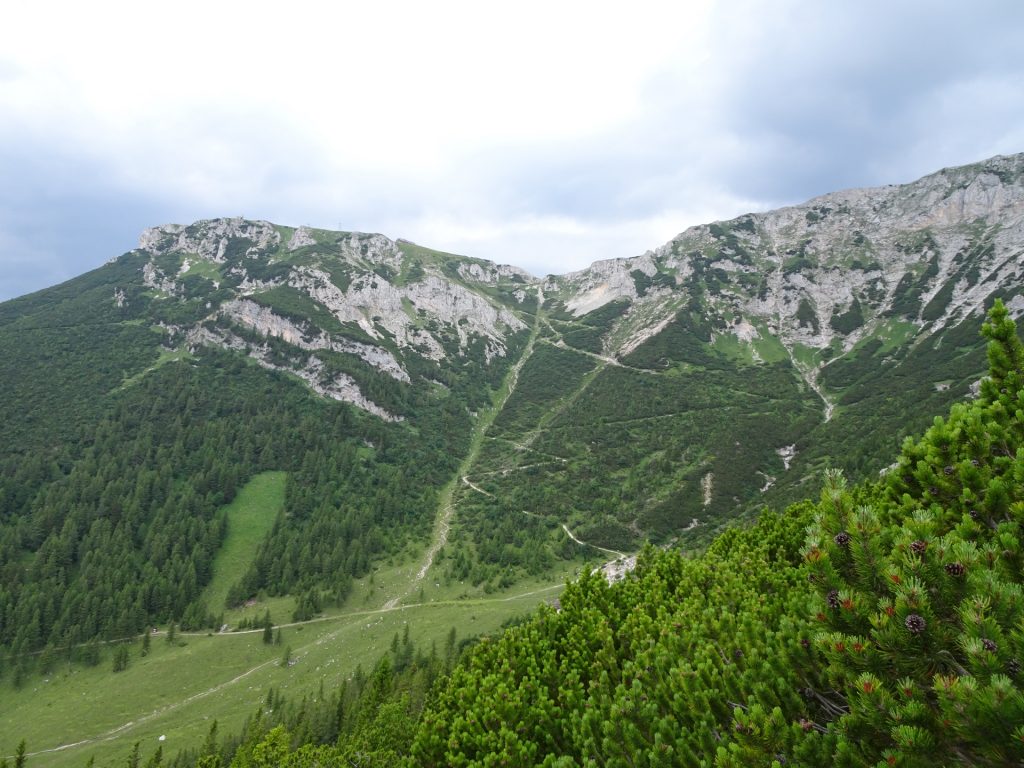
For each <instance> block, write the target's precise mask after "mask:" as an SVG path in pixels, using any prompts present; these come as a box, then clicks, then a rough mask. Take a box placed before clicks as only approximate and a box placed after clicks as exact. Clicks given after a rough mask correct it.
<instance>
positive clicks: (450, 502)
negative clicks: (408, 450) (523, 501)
mask: <svg viewBox="0 0 1024 768" xmlns="http://www.w3.org/2000/svg"><path fill="white" fill-rule="evenodd" d="M543 306H544V289H543V287H542V286H541V285H540V284H538V285H537V314H536V316H535V318H534V323H533V328H532V330H531V331H530V338H529V339H528V340H527V342H526V346H525V347H524V348H523V354H521V355H520V356H519V359H518V360H516V362H515V363H514V364H513V365H512V368H511V369H510V370H509V372H508V373H507V374H506V376H505V381H504V384H503V385H502V387H501V389H500V390H499V395H498V398H497V400H495V402H494V404H493V405H492V406H491V407H490V408H488V409H487V410H485V411H484V412H483V413H481V414H480V416H479V418H478V419H477V421H476V424H474V425H473V431H472V433H471V434H470V438H469V451H468V452H467V453H466V456H465V458H463V459H462V463H460V464H459V468H458V470H456V472H455V477H453V478H452V479H451V480H449V481H448V483H447V485H445V487H444V488H443V489H442V490H441V497H440V499H439V500H438V505H437V506H438V514H437V519H436V521H435V523H434V535H433V537H432V539H431V543H430V546H429V547H428V548H427V552H426V554H425V555H424V558H423V565H422V566H421V567H420V569H419V571H418V572H417V573H416V575H415V577H413V579H412V580H410V582H409V584H408V585H407V586H406V587H405V589H404V590H402V591H401V592H400V593H399V594H397V595H395V596H394V597H392V598H391V599H390V600H388V601H387V602H386V603H385V604H384V607H385V608H387V609H390V608H395V607H397V606H398V604H399V603H400V602H401V601H402V600H404V599H405V598H406V597H408V596H409V595H410V594H412V592H413V590H414V589H416V587H417V586H418V585H419V583H420V582H421V581H423V579H424V578H426V575H427V571H429V570H430V567H431V566H432V565H433V564H434V558H435V557H437V553H438V552H440V551H441V547H443V546H444V545H445V544H446V543H447V542H448V533H449V531H450V530H451V520H452V515H453V514H454V512H455V490H456V488H457V487H458V485H459V482H460V480H462V481H465V480H466V478H467V477H469V474H470V469H472V467H473V465H474V464H475V463H476V460H477V457H479V455H480V449H481V448H482V447H483V444H484V438H485V437H486V436H487V430H488V429H490V428H491V424H493V423H494V419H495V418H496V417H497V416H498V414H499V413H501V410H502V408H504V407H505V403H507V402H508V399H509V397H511V396H512V393H513V392H515V389H516V385H517V384H518V383H519V372H520V371H521V370H522V369H523V366H524V365H526V361H527V360H529V359H530V356H531V355H532V354H533V347H534V344H535V343H536V341H537V336H538V335H539V334H540V326H541V317H542V312H541V308H542V307H543ZM477 490H480V489H477ZM480 492H481V493H486V491H483V490H480ZM487 495H490V494H487Z"/></svg>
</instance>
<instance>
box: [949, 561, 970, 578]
mask: <svg viewBox="0 0 1024 768" xmlns="http://www.w3.org/2000/svg"><path fill="white" fill-rule="evenodd" d="M946 573H948V574H949V575H950V576H954V577H957V578H959V577H960V576H963V575H964V574H965V573H967V568H966V567H964V564H963V563H949V564H948V565H947V566H946Z"/></svg>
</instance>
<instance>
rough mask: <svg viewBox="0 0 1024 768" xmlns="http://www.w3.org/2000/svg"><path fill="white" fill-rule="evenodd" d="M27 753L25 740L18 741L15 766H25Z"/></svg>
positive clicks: (17, 767) (16, 767) (21, 767)
mask: <svg viewBox="0 0 1024 768" xmlns="http://www.w3.org/2000/svg"><path fill="white" fill-rule="evenodd" d="M26 762H27V755H26V753H25V740H24V739H22V740H21V741H19V742H18V749H17V750H16V751H15V753H14V768H25V763H26Z"/></svg>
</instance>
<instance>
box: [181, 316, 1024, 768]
mask: <svg viewBox="0 0 1024 768" xmlns="http://www.w3.org/2000/svg"><path fill="white" fill-rule="evenodd" d="M985 335H986V336H987V337H988V338H989V339H990V345H989V352H988V358H989V363H990V373H989V376H988V377H987V378H985V379H984V381H983V383H982V387H981V393H980V397H979V398H978V399H977V400H975V401H972V402H970V403H967V404H957V405H955V406H954V407H953V408H952V410H951V412H950V413H949V416H948V418H946V419H943V418H936V419H935V421H934V424H933V426H932V427H931V428H930V429H929V430H928V431H927V432H926V433H925V434H924V436H923V437H922V438H920V439H918V440H908V441H907V443H906V445H905V446H904V448H903V451H902V453H901V454H900V456H899V459H898V461H897V463H896V465H895V467H894V468H893V470H892V471H891V472H889V473H887V474H886V475H885V477H883V478H882V479H881V480H877V481H875V482H872V483H864V484H861V485H858V486H848V485H847V483H846V481H845V479H844V478H843V476H842V473H841V472H839V471H837V470H830V471H828V472H827V473H825V477H824V481H825V482H824V488H823V489H822V491H821V494H820V500H819V501H818V502H817V503H813V502H810V501H804V502H801V503H799V504H796V505H794V506H791V507H790V508H789V509H788V510H786V512H785V513H783V514H777V513H773V512H771V513H766V514H764V515H762V516H761V517H760V519H759V520H757V521H756V522H755V523H754V524H753V525H751V526H749V527H734V528H732V529H730V530H729V531H727V532H725V533H724V534H722V535H720V536H718V537H717V538H716V539H715V540H714V541H713V542H712V544H711V545H710V546H709V547H708V548H707V550H706V551H705V552H703V553H701V554H699V555H693V554H688V553H685V552H683V551H681V550H679V549H676V548H669V549H664V550H658V549H655V548H653V547H648V548H646V549H645V551H644V552H643V553H642V556H641V558H640V560H639V562H638V564H637V568H636V569H635V570H634V571H633V572H632V573H630V574H629V575H627V576H626V577H625V578H624V579H622V580H621V581H618V582H617V583H609V582H608V581H607V580H606V579H605V578H604V577H603V576H602V575H601V574H599V573H598V572H596V571H595V572H590V573H587V574H585V575H583V576H582V577H581V578H580V579H578V580H577V581H575V582H573V583H571V584H569V585H568V586H567V588H566V590H565V591H564V592H563V594H562V595H561V599H560V601H559V603H558V604H557V605H556V606H544V607H542V608H541V609H539V610H538V611H536V612H535V613H534V615H533V616H532V617H530V618H529V619H527V620H526V621H524V622H522V623H520V624H519V625H517V626H514V627H512V628H510V629H508V630H506V631H505V632H503V633H501V634H500V635H498V636H496V637H484V638H482V639H481V641H480V642H479V643H478V644H476V645H475V646H474V647H473V648H472V649H471V650H470V651H469V652H468V653H467V654H466V655H465V656H464V658H463V659H462V661H461V663H460V664H459V665H457V666H456V667H455V668H454V669H453V670H451V672H450V673H449V674H448V675H447V676H445V677H442V678H440V679H438V680H437V682H436V683H435V684H434V692H433V694H432V695H429V696H426V697H425V698H424V695H423V691H424V690H425V689H426V688H427V687H429V682H428V681H429V679H430V677H431V676H432V675H433V674H435V673H436V671H437V669H438V668H439V666H441V665H442V664H443V660H441V659H439V658H438V657H437V656H436V654H435V656H433V657H432V659H431V660H428V659H426V658H423V657H421V658H420V659H418V660H416V661H415V662H412V661H411V650H408V649H406V650H403V648H402V647H401V646H399V644H398V642H397V637H396V641H395V643H393V646H392V653H391V655H389V656H388V658H386V659H385V660H384V661H382V663H381V665H379V666H378V668H377V669H376V671H375V673H374V678H373V683H372V684H371V685H369V686H365V687H364V684H363V683H358V685H357V687H358V688H359V690H360V691H362V693H361V694H360V696H359V697H358V700H355V697H352V696H348V697H347V698H346V691H345V690H342V691H340V692H336V693H334V694H333V696H334V698H331V699H330V702H331V704H330V706H331V707H332V709H331V710H330V711H337V712H341V711H343V710H344V713H345V714H344V715H343V716H340V717H339V719H338V721H337V723H338V727H336V728H335V729H334V730H331V729H330V728H325V727H324V725H323V722H324V721H323V718H322V715H323V710H322V709H321V708H318V707H317V706H316V705H315V703H311V704H310V705H309V707H310V708H309V709H308V710H304V711H303V712H302V713H299V712H298V711H296V710H294V709H293V710H290V711H289V713H288V714H285V715H283V716H274V717H267V718H266V719H264V716H261V717H260V719H258V720H257V721H255V722H253V723H252V724H251V725H250V728H249V730H248V732H247V734H246V738H245V739H244V740H243V741H242V742H241V743H230V744H225V745H224V747H225V749H224V750H223V751H220V748H218V747H217V746H216V744H212V745H210V746H209V747H208V748H207V750H206V755H207V757H208V758H209V759H218V760H219V759H224V760H225V762H226V761H227V759H228V758H230V759H231V762H230V764H231V765H232V766H247V765H265V764H271V763H273V764H279V765H282V764H287V765H292V766H296V768H301V767H302V766H313V765H327V764H344V763H345V762H346V761H354V760H356V761H358V760H361V761H366V762H367V763H368V764H373V765H408V766H413V765H415V766H451V765H459V766H467V767H468V766H490V765H508V766H533V765H544V766H561V767H563V768H568V767H569V766H599V765H600V766H670V765H671V766H676V765H678V766H711V765H714V766H736V767H737V768H738V767H739V766H748V765H772V766H786V765H806V766H825V765H838V766H874V765H896V766H927V765H934V764H936V762H938V763H939V764H942V765H964V766H967V765H971V766H997V765H998V766H1002V765H1017V764H1019V763H1020V762H1021V761H1022V760H1024V690H1022V688H1024V664H1022V662H1021V658H1022V654H1024V634H1022V632H1021V626H1022V621H1024V600H1022V594H1024V584H1022V577H1021V569H1020V565H1021V558H1022V555H1024V549H1022V541H1024V539H1022V534H1024V530H1022V525H1024V345H1022V344H1021V342H1020V340H1019V339H1018V337H1017V335H1016V333H1015V331H1014V327H1013V323H1012V321H1010V320H1009V318H1008V316H1007V314H1006V311H1005V309H1004V307H1003V306H1002V305H1001V304H997V305H996V306H995V308H994V309H993V312H992V314H991V319H990V322H989V323H988V324H987V325H986V326H985ZM443 658H449V659H450V653H449V654H447V655H446V657H442V659H443ZM402 659H404V661H401V660H402ZM393 665H395V666H398V667H400V669H395V666H393ZM416 674H418V675H419V679H418V680H417V679H416V678H415V677H414V676H415V675H416ZM368 691H372V693H368ZM346 702H347V703H346ZM318 723H320V725H317V724H318ZM413 723H415V727H414V726H413V725H412V724H413ZM186 763H187V764H191V763H188V761H186Z"/></svg>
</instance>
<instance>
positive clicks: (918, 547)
mask: <svg viewBox="0 0 1024 768" xmlns="http://www.w3.org/2000/svg"><path fill="white" fill-rule="evenodd" d="M926 549H928V542H927V541H921V539H918V540H917V541H912V542H910V551H911V552H913V553H914V554H915V555H923V554H924V552H925V550H926Z"/></svg>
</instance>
